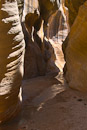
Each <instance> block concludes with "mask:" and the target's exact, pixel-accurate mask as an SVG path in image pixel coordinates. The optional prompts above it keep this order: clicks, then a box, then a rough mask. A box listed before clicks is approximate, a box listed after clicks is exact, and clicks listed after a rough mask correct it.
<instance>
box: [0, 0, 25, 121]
mask: <svg viewBox="0 0 87 130" xmlns="http://www.w3.org/2000/svg"><path fill="white" fill-rule="evenodd" d="M24 48H25V43H24V36H23V33H22V28H21V23H20V18H19V12H18V5H17V1H15V0H12V1H9V0H8V1H5V0H1V1H0V123H2V122H3V121H6V120H8V119H9V118H11V117H13V116H14V115H15V114H16V113H17V112H18V111H19V108H20V104H21V102H22V96H21V92H22V89H21V80H22V77H23V58H24Z"/></svg>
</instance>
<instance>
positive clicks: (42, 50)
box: [23, 0, 59, 79]
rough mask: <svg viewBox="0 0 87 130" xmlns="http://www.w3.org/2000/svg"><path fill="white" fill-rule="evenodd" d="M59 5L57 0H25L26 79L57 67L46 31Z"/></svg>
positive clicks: (54, 69)
mask: <svg viewBox="0 0 87 130" xmlns="http://www.w3.org/2000/svg"><path fill="white" fill-rule="evenodd" d="M58 6H59V5H58V3H57V1H56V0H54V1H50V0H48V1H47V0H42V1H40V0H39V1H36V0H32V1H29V2H28V1H27V0H26V1H25V6H24V7H25V8H24V12H23V14H24V17H25V26H26V31H24V33H25V41H26V53H25V75H24V78H25V79H27V78H32V77H36V76H39V75H45V74H46V73H48V72H52V71H56V69H57V67H56V65H55V63H54V62H55V60H56V57H55V54H54V49H53V47H52V45H51V43H50V41H49V40H48V39H47V38H46V37H47V36H46V35H45V34H44V33H45V31H46V29H47V27H48V24H49V22H48V21H49V18H50V16H51V15H52V14H54V13H55V12H56V11H57V10H58ZM24 30H25V29H24ZM26 34H27V35H26ZM26 36H27V37H26ZM57 70H58V69H57Z"/></svg>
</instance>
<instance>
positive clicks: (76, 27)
mask: <svg viewBox="0 0 87 130" xmlns="http://www.w3.org/2000/svg"><path fill="white" fill-rule="evenodd" d="M75 2H76V1H75ZM80 3H81V2H80ZM82 3H83V2H82ZM72 4H73V2H72ZM78 4H79V2H78ZM77 9H78V7H77ZM72 11H73V10H72ZM70 15H71V16H73V13H72V12H70ZM73 18H74V17H73ZM65 46H66V47H65ZM63 49H64V53H65V59H66V67H65V78H66V81H67V82H68V85H69V86H70V87H71V88H74V89H77V90H80V91H84V92H87V1H86V2H85V3H84V4H83V5H82V6H81V7H80V8H79V12H78V15H77V17H76V19H75V21H74V23H73V25H72V27H71V31H70V34H69V36H68V38H67V40H66V41H65V45H64V46H63Z"/></svg>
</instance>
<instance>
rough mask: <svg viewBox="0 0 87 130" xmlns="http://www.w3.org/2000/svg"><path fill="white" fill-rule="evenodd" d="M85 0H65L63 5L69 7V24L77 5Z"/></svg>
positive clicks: (72, 20)
mask: <svg viewBox="0 0 87 130" xmlns="http://www.w3.org/2000/svg"><path fill="white" fill-rule="evenodd" d="M85 1H86V0H65V5H66V6H67V7H68V9H69V24H70V26H71V25H72V24H73V22H74V20H75V18H76V16H77V14H78V10H79V7H80V6H81V5H82V4H83V3H84V2H85Z"/></svg>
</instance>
